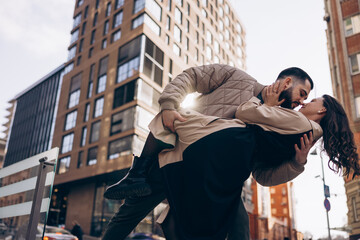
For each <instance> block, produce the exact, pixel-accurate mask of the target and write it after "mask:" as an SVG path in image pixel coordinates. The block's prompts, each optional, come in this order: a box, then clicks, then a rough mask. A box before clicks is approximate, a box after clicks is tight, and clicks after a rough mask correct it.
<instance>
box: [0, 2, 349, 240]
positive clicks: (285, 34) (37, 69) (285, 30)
mask: <svg viewBox="0 0 360 240" xmlns="http://www.w3.org/2000/svg"><path fill="white" fill-rule="evenodd" d="M231 2H232V5H233V7H234V8H235V10H236V11H237V12H238V16H239V17H240V19H241V21H242V23H243V24H244V26H245V30H246V45H247V47H246V51H247V52H246V54H247V67H248V68H247V71H248V73H250V74H251V75H252V76H253V77H255V78H256V79H258V81H259V82H261V83H263V84H269V83H271V82H273V81H274V80H275V78H276V77H277V74H278V73H279V72H280V71H281V70H282V69H284V68H286V67H291V66H297V67H301V68H303V69H304V70H305V71H306V72H308V73H309V75H310V76H311V77H312V79H313V80H314V82H315V85H316V95H317V96H320V95H322V94H324V93H327V94H332V90H331V84H330V73H329V63H328V56H327V49H326V36H325V28H326V25H325V22H324V21H323V20H322V17H323V16H324V6H323V1H322V0H318V1H314V0H301V1H295V0H276V1H269V0H257V1H254V0H231ZM73 9H74V0H71V1H69V0H31V1H29V0H11V1H0V53H1V54H0V72H1V77H0V124H3V123H5V119H4V117H5V115H6V114H7V113H6V111H5V109H6V108H7V106H8V105H7V102H8V101H9V100H10V99H12V98H13V97H14V96H15V95H16V94H18V93H19V92H21V91H22V90H24V89H25V88H26V87H28V86H30V85H31V84H32V83H34V82H36V81H37V80H39V79H40V78H41V77H43V76H45V75H46V74H47V73H49V72H50V71H51V70H53V69H55V68H56V67H57V66H59V65H60V64H62V63H63V62H65V61H66V57H67V47H68V45H69V41H70V30H71V27H72V14H73ZM314 92H315V91H312V93H311V95H310V98H312V97H313V96H314ZM3 130H4V128H3V127H2V126H0V132H1V131H3ZM0 137H3V134H2V133H0ZM324 166H325V168H326V170H327V167H326V164H324ZM319 174H321V167H320V160H319V158H318V157H317V158H316V157H313V156H311V157H309V163H308V164H307V168H306V171H305V173H303V174H302V175H300V176H299V177H298V178H297V179H296V181H295V189H296V192H295V195H296V197H297V203H296V209H297V211H296V214H297V227H298V230H300V231H303V232H305V231H308V232H311V233H312V234H313V235H314V237H315V238H316V237H320V236H326V235H327V229H326V217H325V210H324V207H323V188H322V182H321V180H320V179H319V178H317V179H315V178H314V176H316V175H319ZM326 181H327V183H328V185H330V191H331V192H333V193H337V194H339V196H338V197H333V196H332V197H331V199H330V201H331V204H332V209H331V211H330V225H331V227H339V226H342V225H343V224H344V223H345V222H346V221H347V218H346V212H347V210H346V209H347V208H346V197H345V193H344V188H343V182H342V179H341V178H340V177H338V176H336V175H335V174H332V173H330V172H329V171H328V170H327V171H326ZM333 233H334V234H337V233H338V232H335V231H334V232H333Z"/></svg>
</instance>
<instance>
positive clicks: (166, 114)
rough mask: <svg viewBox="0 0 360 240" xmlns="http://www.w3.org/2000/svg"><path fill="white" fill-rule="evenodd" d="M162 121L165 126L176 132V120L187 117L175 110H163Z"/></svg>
mask: <svg viewBox="0 0 360 240" xmlns="http://www.w3.org/2000/svg"><path fill="white" fill-rule="evenodd" d="M161 117H162V122H163V124H164V127H166V128H168V129H169V130H170V131H172V132H175V127H174V121H175V120H179V121H180V122H184V121H186V118H184V117H183V116H181V115H180V113H178V112H177V111H175V110H163V111H162V112H161Z"/></svg>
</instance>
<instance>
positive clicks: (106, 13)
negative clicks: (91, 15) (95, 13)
mask: <svg viewBox="0 0 360 240" xmlns="http://www.w3.org/2000/svg"><path fill="white" fill-rule="evenodd" d="M110 13H111V2H109V3H108V4H107V5H106V12H105V17H108V16H110Z"/></svg>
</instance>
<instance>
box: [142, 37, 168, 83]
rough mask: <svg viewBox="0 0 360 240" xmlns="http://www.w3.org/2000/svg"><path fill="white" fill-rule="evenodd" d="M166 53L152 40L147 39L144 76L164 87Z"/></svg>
mask: <svg viewBox="0 0 360 240" xmlns="http://www.w3.org/2000/svg"><path fill="white" fill-rule="evenodd" d="M163 62H164V52H163V51H161V49H160V48H158V47H157V46H156V45H155V44H154V43H153V42H152V41H150V39H148V38H146V43H145V58H144V67H143V72H144V74H145V75H146V76H147V77H148V78H150V79H151V80H153V81H154V82H156V83H157V84H159V85H160V86H162V78H163Z"/></svg>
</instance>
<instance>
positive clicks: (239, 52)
mask: <svg viewBox="0 0 360 240" xmlns="http://www.w3.org/2000/svg"><path fill="white" fill-rule="evenodd" d="M236 53H237V55H238V56H239V57H242V51H241V48H240V47H239V46H238V47H236Z"/></svg>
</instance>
